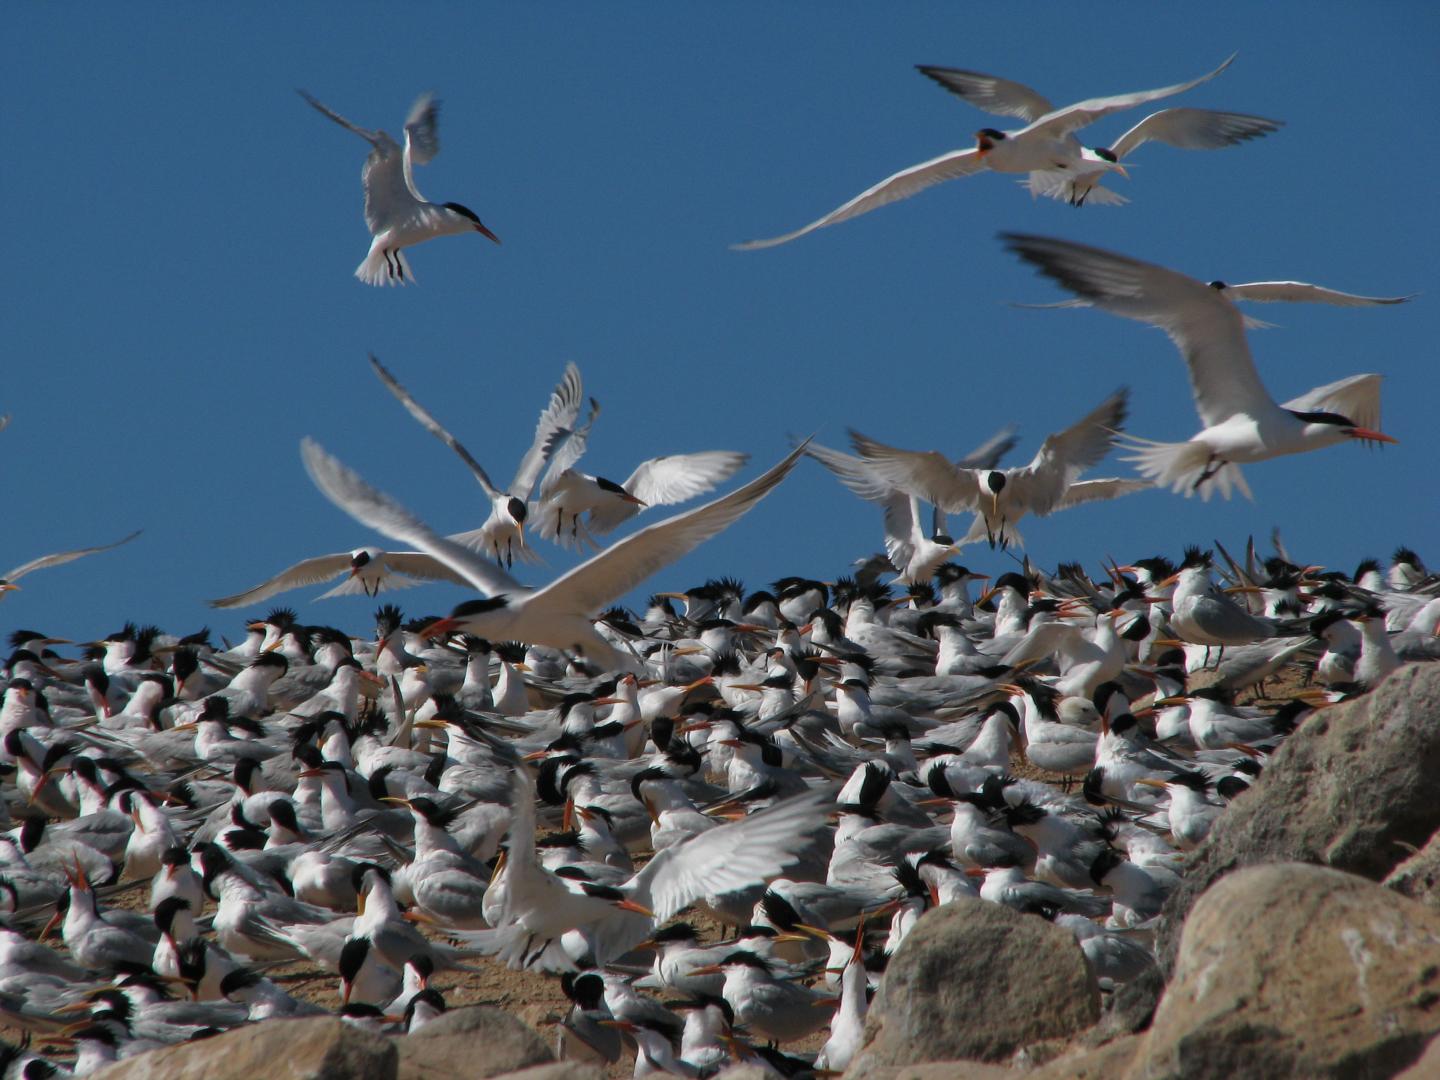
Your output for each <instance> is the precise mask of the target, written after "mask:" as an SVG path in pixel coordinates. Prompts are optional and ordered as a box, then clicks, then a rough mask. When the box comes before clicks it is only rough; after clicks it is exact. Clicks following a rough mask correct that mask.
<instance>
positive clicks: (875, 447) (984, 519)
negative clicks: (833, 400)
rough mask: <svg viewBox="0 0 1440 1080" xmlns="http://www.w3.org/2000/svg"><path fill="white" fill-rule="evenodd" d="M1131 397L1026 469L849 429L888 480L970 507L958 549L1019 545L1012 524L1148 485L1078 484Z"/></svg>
mask: <svg viewBox="0 0 1440 1080" xmlns="http://www.w3.org/2000/svg"><path fill="white" fill-rule="evenodd" d="M1127 397H1128V392H1127V391H1126V390H1125V389H1124V388H1121V389H1119V390H1117V391H1115V393H1113V394H1111V395H1110V396H1109V397H1108V398H1106V399H1105V400H1104V401H1102V402H1101V403H1100V404H1099V405H1097V406H1096V407H1095V408H1094V409H1092V410H1091V411H1090V412H1089V413H1088V414H1086V415H1085V416H1084V417H1082V418H1081V419H1080V420H1078V421H1076V422H1075V423H1074V424H1072V425H1071V426H1070V427H1068V428H1066V429H1065V430H1064V431H1059V432H1056V433H1055V434H1053V435H1051V436H1049V437H1048V438H1047V439H1046V440H1045V442H1044V443H1043V444H1042V445H1041V447H1040V450H1039V452H1038V453H1037V454H1036V455H1035V457H1034V458H1033V459H1032V460H1031V462H1030V464H1029V465H1026V466H1024V467H1022V468H1010V469H965V468H959V467H957V466H956V465H954V464H953V463H952V462H951V461H950V460H949V459H948V458H947V457H945V456H944V455H943V454H941V453H939V452H938V451H935V450H929V451H924V450H898V449H896V448H894V447H891V446H886V445H885V444H884V443H880V442H876V441H875V440H874V439H871V438H867V437H866V436H864V435H861V434H860V433H859V432H858V431H854V430H852V431H851V432H850V440H851V442H852V443H853V445H854V447H855V451H856V453H858V454H859V455H860V457H861V458H862V459H864V461H865V463H866V464H867V465H869V466H870V468H871V469H872V470H873V471H874V472H875V473H877V474H878V475H879V476H881V477H883V478H884V479H885V480H887V481H888V482H890V483H892V484H894V485H895V487H897V488H898V489H900V490H901V491H904V492H906V493H907V494H910V495H914V496H915V497H917V498H921V499H925V500H926V501H928V502H931V503H933V504H934V505H935V506H937V507H939V508H940V509H942V510H945V511H948V512H950V513H958V512H959V511H961V510H974V511H975V512H976V516H975V522H974V524H973V525H972V526H971V527H970V532H969V533H968V534H967V535H966V536H965V537H963V538H962V539H961V540H960V544H962V545H964V544H970V543H974V542H975V541H977V540H979V539H981V538H982V537H984V538H986V539H988V540H989V541H990V546H991V547H992V548H993V547H995V546H996V545H997V544H998V545H999V546H1000V547H1002V548H1003V547H1008V546H1009V545H1010V544H1011V543H1017V544H1022V543H1024V541H1023V539H1022V538H1021V536H1020V534H1019V533H1018V532H1017V531H1016V529H1015V523H1016V522H1017V521H1019V520H1020V518H1022V517H1024V516H1025V515H1026V514H1032V513H1033V514H1037V515H1039V516H1041V517H1043V516H1045V515H1046V514H1050V513H1052V512H1054V511H1056V510H1061V509H1065V508H1067V507H1070V506H1076V505H1078V504H1080V503H1083V502H1091V501H1093V500H1095V499H1113V498H1116V497H1118V496H1120V495H1125V494H1128V493H1130V492H1132V491H1138V490H1142V489H1144V488H1146V487H1149V486H1150V484H1149V483H1148V482H1147V481H1138V480H1122V479H1118V478H1112V479H1106V480H1087V481H1079V476H1080V474H1081V473H1082V472H1084V471H1085V470H1086V469H1087V468H1089V467H1090V466H1091V465H1094V464H1095V463H1096V462H1098V461H1099V460H1100V459H1101V458H1103V457H1104V456H1105V455H1106V453H1108V452H1109V450H1110V446H1111V444H1112V443H1113V442H1114V441H1115V438H1116V435H1117V434H1118V432H1119V430H1120V428H1121V427H1122V426H1123V425H1124V423H1125V413H1126V399H1127Z"/></svg>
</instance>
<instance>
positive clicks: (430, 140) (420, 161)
mask: <svg viewBox="0 0 1440 1080" xmlns="http://www.w3.org/2000/svg"><path fill="white" fill-rule="evenodd" d="M439 119H440V103H439V102H438V101H436V100H435V95H434V94H421V95H420V96H419V97H418V98H416V99H415V104H414V105H412V106H410V115H409V116H407V117H406V118H405V154H404V162H405V187H406V188H407V189H408V190H409V192H410V194H411V195H413V196H414V197H415V198H416V199H418V200H420V201H422V202H423V201H424V197H423V196H422V195H421V194H420V190H419V189H418V188H417V187H416V186H415V170H414V168H413V167H414V166H416V165H426V164H428V163H429V162H430V159H431V158H433V157H434V156H435V155H436V154H438V153H439V152H440V132H439V128H438V126H437V125H438V122H439Z"/></svg>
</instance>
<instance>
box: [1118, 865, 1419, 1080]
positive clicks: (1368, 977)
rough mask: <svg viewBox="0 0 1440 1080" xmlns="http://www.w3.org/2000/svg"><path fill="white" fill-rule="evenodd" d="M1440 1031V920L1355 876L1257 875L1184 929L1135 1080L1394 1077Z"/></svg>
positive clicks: (1205, 904)
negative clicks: (1172, 972)
mask: <svg viewBox="0 0 1440 1080" xmlns="http://www.w3.org/2000/svg"><path fill="white" fill-rule="evenodd" d="M1437 1031H1440V914H1437V913H1436V912H1434V911H1431V910H1430V909H1428V908H1426V907H1424V906H1422V905H1420V904H1417V903H1415V902H1414V901H1411V900H1407V899H1406V898H1405V897H1403V896H1399V895H1397V894H1395V893H1394V892H1391V891H1390V890H1388V889H1385V888H1382V887H1380V886H1379V885H1376V884H1373V883H1371V882H1369V881H1366V880H1364V879H1363V878H1360V877H1356V876H1354V875H1351V874H1342V873H1340V872H1338V871H1335V870H1329V869H1325V868H1322V867H1317V866H1308V865H1301V864H1296V863H1289V864H1279V865H1273V866H1261V867H1252V868H1249V869H1245V870H1240V871H1237V872H1235V873H1233V874H1230V875H1229V876H1227V877H1226V878H1224V879H1223V880H1222V881H1220V882H1218V883H1217V884H1216V885H1215V886H1214V887H1213V888H1211V889H1210V890H1209V891H1208V892H1207V893H1206V894H1205V895H1204V896H1202V897H1201V898H1200V901H1199V902H1198V903H1197V904H1196V905H1195V908H1194V910H1193V912H1191V915H1190V918H1189V921H1188V922H1187V923H1186V924H1185V931H1184V936H1183V938H1182V941H1181V945H1180V951H1179V955H1178V958H1177V961H1176V965H1175V974H1174V977H1173V978H1172V980H1171V982H1170V986H1169V988H1168V989H1167V990H1166V993H1165V997H1164V999H1163V1000H1162V1001H1161V1003H1160V1007H1159V1009H1158V1010H1157V1012H1156V1014H1155V1020H1154V1023H1153V1025H1152V1026H1151V1028H1150V1030H1149V1032H1148V1033H1147V1034H1146V1035H1145V1036H1144V1037H1143V1041H1142V1043H1141V1045H1140V1048H1139V1051H1138V1053H1137V1055H1136V1058H1135V1062H1134V1064H1133V1066H1132V1067H1131V1070H1130V1072H1129V1073H1127V1074H1126V1075H1127V1076H1128V1077H1132V1078H1134V1080H1140V1078H1142V1077H1143V1078H1145V1080H1162V1078H1185V1080H1197V1078H1207V1077H1215V1078H1219V1077H1227V1078H1228V1077H1235V1076H1244V1077H1246V1078H1247V1080H1249V1078H1254V1080H1264V1078H1269V1077H1275V1078H1281V1077H1294V1076H1305V1077H1337V1078H1338V1077H1347V1078H1353V1077H1372V1076H1373V1077H1389V1076H1393V1075H1394V1074H1395V1073H1397V1072H1399V1071H1400V1070H1401V1069H1403V1068H1405V1067H1406V1066H1408V1065H1410V1064H1411V1063H1412V1062H1414V1061H1415V1059H1416V1058H1417V1057H1418V1056H1419V1055H1420V1053H1421V1052H1422V1050H1423V1049H1424V1047H1425V1044H1426V1043H1427V1042H1428V1041H1429V1039H1430V1038H1431V1036H1432V1035H1433V1034H1434V1033H1435V1032H1437Z"/></svg>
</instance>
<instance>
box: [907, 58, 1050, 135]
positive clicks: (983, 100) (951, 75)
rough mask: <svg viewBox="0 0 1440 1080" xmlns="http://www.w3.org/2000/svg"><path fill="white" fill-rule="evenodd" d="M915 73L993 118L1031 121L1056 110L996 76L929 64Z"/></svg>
mask: <svg viewBox="0 0 1440 1080" xmlns="http://www.w3.org/2000/svg"><path fill="white" fill-rule="evenodd" d="M915 70H916V71H918V72H920V74H921V75H924V76H926V77H928V78H931V79H934V80H935V81H936V82H937V83H939V84H940V85H941V86H943V87H944V88H945V89H946V90H949V91H950V92H951V93H952V94H956V95H958V96H959V97H962V98H964V99H965V100H966V101H968V102H969V103H970V104H971V105H974V106H975V107H976V108H977V109H984V110H985V111H986V112H988V113H993V114H994V115H995V116H1017V117H1019V118H1020V119H1021V120H1024V121H1027V122H1031V121H1035V120H1039V119H1040V117H1042V116H1044V115H1046V114H1047V113H1051V112H1054V111H1055V106H1054V105H1052V104H1051V103H1050V99H1049V98H1047V97H1044V96H1043V95H1041V94H1038V93H1036V92H1035V91H1034V90H1032V89H1030V87H1028V86H1026V85H1025V84H1024V83H1018V82H1012V81H1011V80H1010V79H1001V78H998V77H997V76H995V75H983V74H981V73H980V72H978V71H961V70H960V69H959V68H948V67H935V66H933V65H930V64H916V65H915Z"/></svg>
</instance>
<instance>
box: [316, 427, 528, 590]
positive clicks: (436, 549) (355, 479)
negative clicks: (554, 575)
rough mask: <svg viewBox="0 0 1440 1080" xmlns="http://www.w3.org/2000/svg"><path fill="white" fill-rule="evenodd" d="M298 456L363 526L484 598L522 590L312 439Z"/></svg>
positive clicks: (321, 486)
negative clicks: (438, 565) (437, 565)
mask: <svg viewBox="0 0 1440 1080" xmlns="http://www.w3.org/2000/svg"><path fill="white" fill-rule="evenodd" d="M300 456H301V457H302V458H303V459H304V462H305V470H306V471H307V472H308V473H309V474H310V479H311V480H313V481H314V482H315V486H316V487H318V488H319V489H320V491H321V493H322V494H323V495H324V496H325V497H326V498H327V499H329V500H330V501H331V502H333V503H334V504H335V505H336V506H338V507H339V508H340V509H341V510H344V511H345V512H346V513H347V514H349V515H350V516H351V517H353V518H354V519H355V520H356V521H358V522H360V524H362V525H368V526H369V527H370V528H372V529H374V530H375V531H376V532H378V533H381V534H382V535H384V536H388V537H390V539H392V540H399V541H400V542H401V543H404V544H409V545H411V546H412V547H415V548H418V549H419V550H420V551H423V552H424V553H425V554H427V555H432V556H434V557H435V558H436V559H437V560H439V561H440V562H442V563H444V564H445V565H446V566H448V567H450V569H451V570H453V571H455V572H456V573H457V574H459V575H460V576H461V577H463V578H464V579H465V580H466V581H467V582H469V583H470V585H472V586H473V587H474V588H475V589H477V590H479V591H480V592H482V593H484V594H485V595H486V596H495V595H497V594H499V593H516V592H526V591H528V590H526V589H525V587H524V586H522V585H521V584H520V583H519V582H518V581H516V580H515V579H514V578H512V577H511V576H510V575H509V574H507V573H505V571H504V570H501V569H500V567H498V566H496V565H495V564H494V563H492V562H490V561H489V560H488V559H482V558H481V557H480V556H479V555H476V554H475V553H474V552H473V551H471V550H469V549H468V548H464V547H461V546H460V545H459V544H457V543H455V542H454V541H453V540H447V539H446V538H444V537H442V536H440V535H438V534H437V533H436V532H435V531H434V530H433V529H431V528H430V526H428V525H426V524H425V523H424V522H423V521H421V520H420V519H419V518H417V517H415V516H414V515H413V514H411V513H410V511H408V510H406V509H405V508H404V507H403V506H401V505H400V504H399V503H397V502H396V501H395V500H394V499H392V498H390V496H388V495H386V494H384V493H383V492H380V491H377V490H375V488H373V487H371V486H370V485H369V484H367V483H366V482H365V481H364V480H362V479H361V478H360V476H359V475H358V474H357V473H356V472H355V471H354V470H353V469H350V468H349V467H347V466H346V465H344V464H342V463H341V462H340V461H339V460H337V459H336V458H334V457H332V456H331V455H330V454H328V453H327V452H326V451H325V450H324V449H323V448H322V447H321V446H320V444H319V443H317V442H315V441H314V440H313V439H309V438H306V439H303V440H302V441H301V443H300Z"/></svg>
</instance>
